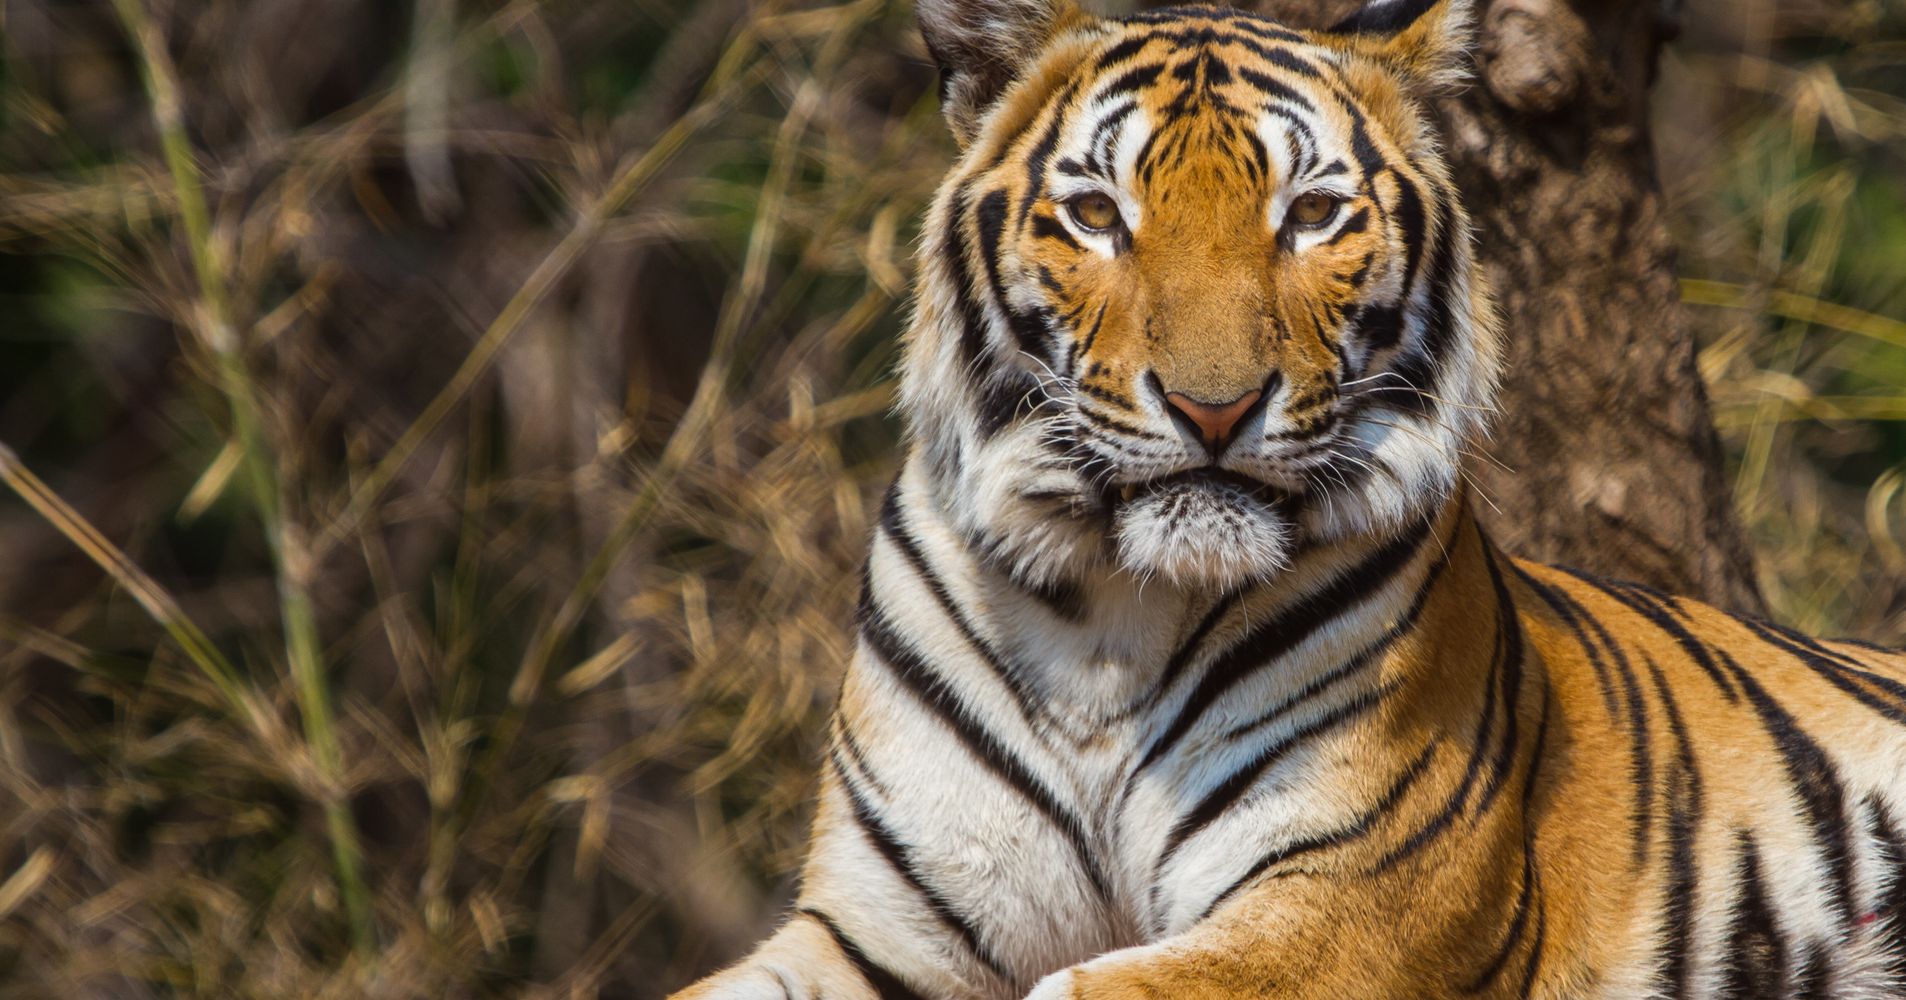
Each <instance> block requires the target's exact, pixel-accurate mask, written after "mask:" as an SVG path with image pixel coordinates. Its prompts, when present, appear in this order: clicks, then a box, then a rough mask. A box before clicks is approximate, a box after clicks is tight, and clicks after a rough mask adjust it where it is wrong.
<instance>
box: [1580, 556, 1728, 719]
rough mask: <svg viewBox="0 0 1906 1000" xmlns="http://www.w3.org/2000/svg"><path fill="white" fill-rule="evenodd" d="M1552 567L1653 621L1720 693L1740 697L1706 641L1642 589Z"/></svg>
mask: <svg viewBox="0 0 1906 1000" xmlns="http://www.w3.org/2000/svg"><path fill="white" fill-rule="evenodd" d="M1555 568H1556V569H1559V570H1561V571H1562V572H1564V573H1567V574H1569V575H1570V576H1573V577H1575V578H1576V579H1578V580H1580V581H1582V582H1583V583H1586V584H1588V585H1589V586H1591V587H1594V588H1595V589H1596V590H1599V591H1601V592H1602V593H1604V594H1607V595H1608V596H1609V597H1612V598H1614V599H1615V600H1616V601H1618V602H1620V603H1622V604H1625V605H1627V606H1628V607H1629V609H1630V610H1633V611H1635V612H1636V613H1638V614H1640V615H1641V616H1642V617H1643V618H1646V619H1648V620H1649V621H1650V622H1652V623H1654V626H1655V627H1656V628H1659V629H1660V630H1661V631H1663V632H1666V633H1667V634H1668V638H1670V639H1673V640H1674V643H1675V645H1677V646H1680V647H1681V651H1682V652H1683V653H1686V654H1687V655H1688V659H1690V660H1693V661H1694V663H1695V665H1696V666H1698V667H1700V668H1701V672H1702V673H1704V674H1707V676H1708V679H1709V680H1712V681H1713V682H1714V684H1715V686H1717V687H1719V688H1720V689H1721V693H1722V694H1723V695H1725V696H1726V697H1727V700H1728V701H1729V702H1737V701H1739V700H1740V695H1739V693H1738V692H1736V691H1735V690H1734V685H1733V683H1732V682H1731V681H1730V680H1728V677H1727V675H1726V674H1725V673H1723V672H1722V670H1721V667H1720V665H1719V664H1717V663H1715V662H1714V656H1713V655H1712V654H1711V653H1710V652H1709V651H1708V646H1707V644H1706V643H1703V642H1702V641H1701V640H1699V639H1697V638H1695V637H1694V633H1692V632H1689V631H1688V630H1687V629H1686V628H1685V627H1683V626H1682V624H1681V623H1680V622H1678V621H1675V620H1674V618H1673V617H1671V616H1670V615H1668V614H1667V613H1666V612H1665V611H1664V610H1663V609H1662V608H1661V606H1660V605H1659V604H1657V603H1655V602H1654V601H1652V600H1650V599H1649V596H1648V595H1647V594H1646V593H1644V592H1642V591H1639V590H1637V589H1635V588H1632V587H1629V586H1628V585H1626V584H1619V583H1615V582H1613V581H1609V580H1603V579H1601V578H1600V577H1597V576H1595V575H1594V574H1592V573H1589V572H1587V571H1586V570H1579V569H1576V568H1575V567H1573V566H1557V567H1555Z"/></svg>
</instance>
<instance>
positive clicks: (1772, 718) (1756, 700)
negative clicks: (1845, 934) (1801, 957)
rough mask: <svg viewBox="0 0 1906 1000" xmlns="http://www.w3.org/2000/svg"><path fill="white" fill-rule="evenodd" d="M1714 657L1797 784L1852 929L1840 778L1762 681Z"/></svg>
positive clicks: (1834, 893)
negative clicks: (1722, 664)
mask: <svg viewBox="0 0 1906 1000" xmlns="http://www.w3.org/2000/svg"><path fill="white" fill-rule="evenodd" d="M1715 652H1716V653H1717V654H1718V655H1719V656H1720V657H1721V658H1722V660H1723V661H1724V662H1725V663H1726V664H1727V666H1728V667H1729V668H1730V669H1731V670H1732V672H1733V674H1734V679H1735V680H1736V681H1737V682H1739V684H1740V686H1741V690H1742V691H1744V692H1746V694H1747V700H1748V702H1749V703H1751V704H1752V705H1753V706H1754V711H1755V712H1756V713H1758V714H1759V715H1760V721H1761V724H1762V725H1764V726H1765V727H1766V728H1767V735H1768V736H1770V737H1772V738H1773V741H1774V745H1775V746H1776V747H1777V748H1779V750H1780V759H1781V763H1782V764H1783V765H1785V767H1786V770H1787V778H1788V780H1790V781H1792V782H1793V788H1794V792H1795V793H1796V794H1797V795H1799V797H1800V802H1801V805H1802V806H1803V807H1804V808H1805V809H1806V813H1807V822H1808V825H1809V826H1811V827H1812V828H1813V835H1814V838H1815V839H1816V840H1817V841H1818V842H1819V844H1820V853H1821V854H1822V855H1823V856H1824V857H1825V858H1826V860H1827V867H1828V869H1829V871H1830V872H1831V888H1832V897H1833V904H1834V908H1835V909H1836V910H1837V911H1838V912H1839V915H1840V920H1841V922H1842V923H1843V924H1846V925H1847V926H1851V925H1852V921H1853V918H1854V917H1855V915H1856V914H1854V912H1853V848H1852V845H1851V843H1850V842H1849V841H1848V838H1847V821H1846V792H1845V791H1844V790H1843V789H1842V788H1841V787H1840V776H1839V774H1838V773H1837V772H1836V771H1835V769H1834V767H1833V761H1832V760H1830V759H1829V758H1828V757H1827V754H1826V751H1825V750H1822V749H1821V748H1820V744H1818V743H1815V742H1814V741H1813V737H1811V736H1808V735H1807V734H1806V732H1805V731H1804V730H1802V729H1801V728H1800V724H1799V723H1798V722H1796V721H1795V720H1794V717H1793V716H1792V715H1790V714H1788V712H1787V710H1786V709H1784V708H1782V707H1781V705H1780V703H1779V701H1777V700H1775V698H1774V697H1773V696H1772V695H1770V694H1768V693H1767V690H1766V689H1765V688H1763V687H1761V686H1760V682H1759V681H1757V680H1755V679H1754V678H1753V676H1752V675H1751V674H1749V673H1748V672H1747V671H1746V670H1743V669H1742V668H1741V666H1740V664H1738V663H1735V662H1734V660H1733V658H1732V657H1730V656H1728V654H1727V653H1726V652H1725V651H1721V650H1716V651H1715Z"/></svg>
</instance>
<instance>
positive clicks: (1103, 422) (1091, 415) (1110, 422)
mask: <svg viewBox="0 0 1906 1000" xmlns="http://www.w3.org/2000/svg"><path fill="white" fill-rule="evenodd" d="M1073 410H1074V412H1076V413H1078V415H1079V416H1082V417H1084V418H1085V419H1086V420H1087V421H1089V422H1091V423H1094V424H1097V425H1098V426H1100V427H1102V428H1104V429H1106V430H1108V431H1111V432H1113V433H1114V434H1124V435H1126V436H1128V437H1135V438H1138V439H1140V440H1142V441H1164V440H1168V439H1167V438H1166V437H1165V435H1163V434H1157V433H1153V432H1152V431H1148V430H1145V429H1144V428H1142V427H1134V426H1133V425H1131V424H1128V423H1126V422H1124V421H1123V420H1119V419H1116V418H1114V417H1108V416H1106V415H1105V414H1103V413H1100V412H1099V411H1097V410H1095V409H1092V408H1091V407H1089V406H1077V407H1074V408H1073Z"/></svg>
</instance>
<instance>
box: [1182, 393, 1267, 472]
mask: <svg viewBox="0 0 1906 1000" xmlns="http://www.w3.org/2000/svg"><path fill="white" fill-rule="evenodd" d="M1262 395H1264V394H1263V393H1262V392H1260V391H1258V390H1256V389H1253V390H1251V391H1250V392H1247V393H1245V394H1244V395H1242V396H1239V397H1238V398H1236V399H1234V400H1232V401H1230V402H1229V403H1221V404H1212V403H1201V402H1199V401H1197V400H1195V399H1192V398H1191V397H1190V396H1187V395H1185V394H1184V393H1182V392H1169V393H1166V394H1165V402H1167V403H1169V404H1171V408H1172V409H1174V410H1177V411H1178V412H1179V413H1180V414H1182V415H1183V416H1184V417H1185V419H1187V420H1190V421H1191V423H1192V425H1193V426H1195V427H1197V428H1198V437H1199V440H1201V441H1203V442H1204V446H1205V448H1206V450H1208V451H1210V452H1211V454H1212V455H1214V456H1216V455H1221V454H1223V453H1224V449H1225V448H1226V447H1228V446H1229V445H1230V444H1231V439H1232V436H1233V434H1234V432H1236V431H1237V429H1238V421H1240V420H1243V419H1244V414H1245V413H1247V412H1249V410H1250V409H1251V405H1252V404H1254V403H1256V402H1257V401H1258V397H1260V396H1262Z"/></svg>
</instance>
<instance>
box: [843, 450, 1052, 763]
mask: <svg viewBox="0 0 1906 1000" xmlns="http://www.w3.org/2000/svg"><path fill="white" fill-rule="evenodd" d="M880 531H881V533H882V534H884V535H886V536H887V539H888V540H889V541H891V542H893V544H894V547H895V548H897V549H899V550H900V554H901V555H902V556H904V557H905V558H906V560H907V565H909V566H911V567H913V572H914V575H915V576H917V577H919V579H920V582H921V583H924V584H926V587H927V590H928V591H930V592H931V593H932V594H933V599H934V601H935V603H937V604H939V606H940V612H941V614H944V615H945V616H946V618H947V620H948V621H951V622H952V623H953V627H954V629H955V630H957V631H958V632H959V633H960V638H962V639H965V640H966V644H967V645H968V646H970V647H972V649H973V652H974V653H976V654H978V655H979V658H980V660H981V661H982V662H984V663H985V664H986V666H987V669H989V670H991V671H992V673H993V676H994V677H996V678H998V679H999V682H1000V683H1001V684H1003V685H1005V687H1006V690H1007V691H1009V692H1011V694H1012V696H1013V702H1014V703H1015V704H1016V705H1018V707H1019V718H1020V721H1022V722H1024V723H1025V724H1026V725H1027V726H1029V727H1030V726H1032V725H1033V720H1034V718H1035V717H1036V716H1037V715H1038V714H1039V713H1038V710H1037V709H1036V708H1035V707H1034V706H1033V701H1032V695H1031V694H1030V693H1029V692H1028V691H1027V690H1026V686H1025V684H1024V682H1022V681H1021V680H1020V677H1019V673H1018V672H1017V671H1015V670H1014V669H1013V668H1012V667H1010V666H1008V665H1007V663H1006V660H1005V658H1004V657H1003V656H1001V655H1000V654H999V651H998V650H996V649H994V648H993V644H992V643H990V642H987V641H986V640H985V639H984V638H982V637H981V636H980V634H979V631H978V630H977V629H975V628H974V627H973V622H972V620H971V619H969V618H967V616H966V611H965V610H964V609H963V608H961V607H960V605H959V603H958V602H957V601H955V600H954V599H953V594H952V592H950V591H948V590H947V589H946V583H945V581H943V580H941V579H940V575H939V574H938V573H935V572H934V571H933V567H932V566H931V565H930V564H929V563H928V562H927V557H926V553H924V552H922V551H921V550H920V543H919V541H918V540H917V539H915V538H914V537H913V532H912V530H911V529H909V528H908V527H907V524H906V521H905V520H904V512H903V511H901V509H900V484H899V483H898V482H897V481H896V482H895V483H894V484H893V486H892V487H891V488H890V489H888V490H887V500H886V502H885V503H883V504H881V506H880Z"/></svg>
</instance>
